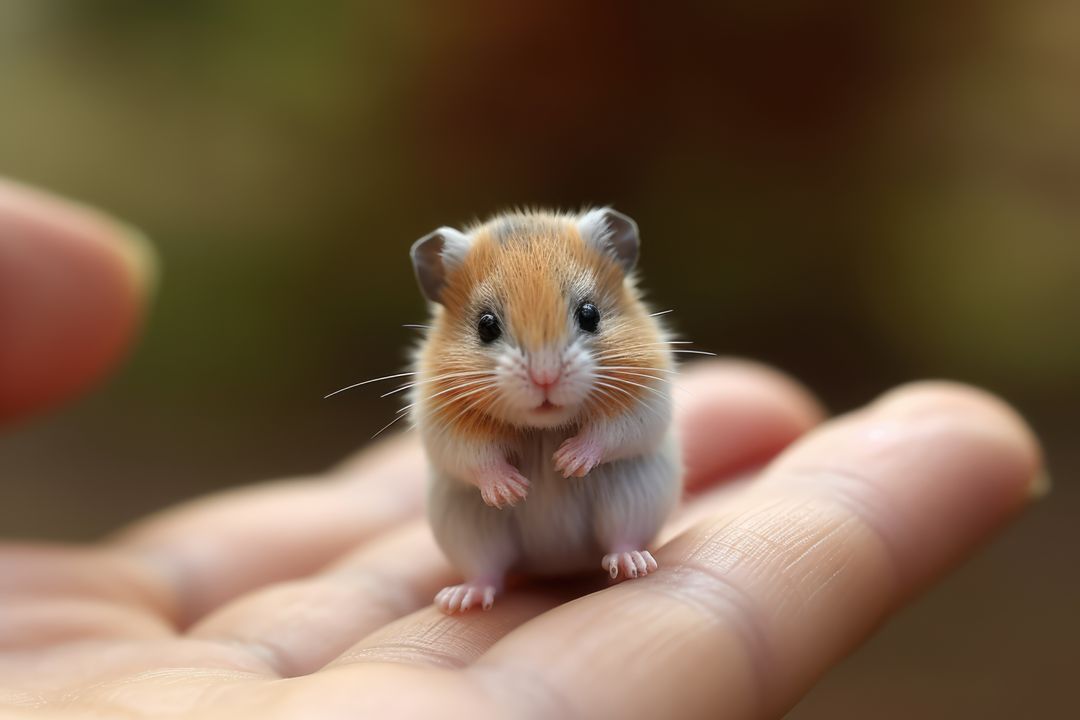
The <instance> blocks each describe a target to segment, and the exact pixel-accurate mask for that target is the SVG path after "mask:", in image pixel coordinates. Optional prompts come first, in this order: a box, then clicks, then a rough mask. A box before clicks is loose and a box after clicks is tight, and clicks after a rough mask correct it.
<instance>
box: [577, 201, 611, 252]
mask: <svg viewBox="0 0 1080 720" xmlns="http://www.w3.org/2000/svg"><path fill="white" fill-rule="evenodd" d="M609 209H610V208H606V207H602V208H595V209H593V210H589V211H588V212H586V213H585V214H583V215H582V216H581V217H580V218H578V221H577V228H578V232H579V233H581V239H582V240H584V241H585V242H586V243H588V244H589V245H590V246H592V247H594V248H596V249H597V250H601V251H603V250H606V249H607V248H608V245H607V242H608V238H610V237H611V228H610V227H609V226H608V222H607V215H606V214H605V213H607V211H608V210H609Z"/></svg>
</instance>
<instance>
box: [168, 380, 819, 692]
mask: <svg viewBox="0 0 1080 720" xmlns="http://www.w3.org/2000/svg"><path fill="white" fill-rule="evenodd" d="M686 388H687V389H688V390H690V391H691V392H690V394H691V395H696V396H699V397H704V398H707V399H708V400H710V402H713V403H716V404H718V405H720V406H721V407H720V408H719V409H717V410H715V411H711V410H710V409H708V408H706V407H703V406H700V405H692V406H690V407H689V408H688V411H689V412H690V413H691V415H690V416H689V417H692V418H694V420H696V421H699V422H720V423H727V426H730V427H744V426H746V425H750V426H752V427H756V429H758V430H760V431H761V432H762V433H765V434H767V435H768V436H769V438H770V443H771V444H768V443H761V441H757V440H754V441H751V440H748V439H747V441H746V444H745V445H743V446H740V445H737V444H730V445H725V444H718V443H705V441H698V443H696V444H694V445H693V446H692V447H693V449H694V451H696V452H698V453H699V454H705V453H707V452H711V450H710V448H717V449H718V454H719V457H717V458H706V462H704V463H702V466H706V467H711V468H713V470H714V472H717V473H719V472H723V471H724V468H727V467H741V466H745V465H746V464H747V463H748V462H751V461H752V460H756V459H757V458H759V457H760V453H761V451H762V449H764V448H772V451H773V452H775V451H779V450H780V449H781V447H782V446H783V445H785V444H786V443H788V441H789V440H791V439H792V438H793V437H794V436H795V435H796V434H797V433H798V432H800V431H801V430H805V425H807V424H809V423H810V422H812V421H813V418H814V417H815V416H814V415H813V413H812V411H811V409H810V408H812V407H813V406H812V400H809V399H807V396H806V394H805V393H804V392H802V391H800V390H798V388H796V386H795V384H794V383H792V382H791V381H787V380H784V379H783V378H781V377H780V376H778V375H777V373H774V372H772V371H769V370H766V369H764V368H760V367H757V366H752V365H750V364H747V363H735V362H727V363H714V364H708V365H706V366H704V367H701V368H698V369H696V370H694V371H692V372H690V373H689V377H688V380H687V384H686ZM729 400H730V402H729ZM788 405H795V406H796V407H795V408H794V409H793V408H791V407H788ZM759 406H764V408H765V409H761V407H759ZM740 410H741V411H742V415H740V413H739V411H740ZM711 412H712V415H711ZM770 412H772V415H773V417H774V419H775V420H774V422H770V421H769V417H770ZM800 422H801V423H804V425H800V424H799V423H800ZM727 426H725V425H723V424H721V425H720V426H719V427H717V429H716V432H717V433H723V432H724V431H725V430H726V429H727ZM697 437H699V438H700V437H703V435H702V434H698V435H697ZM741 447H745V448H747V451H748V453H750V456H748V458H742V457H740V452H741V449H740V448H741ZM349 467H350V468H351V470H350V472H352V473H356V474H359V475H366V472H364V471H363V470H362V468H361V467H359V466H355V465H349ZM421 475H422V473H421V472H420V470H419V468H417V470H416V476H417V477H419V476H421ZM388 487H389V484H386V483H384V484H380V485H379V486H378V491H381V492H389V490H388V489H387V488H388ZM525 502H528V500H527V499H526V500H525ZM338 504H339V505H343V506H346V508H348V507H350V506H352V503H345V502H342V501H340V500H339V501H338ZM284 507H286V508H289V510H288V512H289V513H292V514H293V516H296V514H297V510H296V503H295V502H288V503H284ZM231 512H232V511H230V513H231ZM337 512H341V511H340V508H338V511H337ZM347 516H348V515H347ZM228 517H230V515H229V514H228V513H222V514H221V516H220V517H219V518H218V521H217V524H216V525H219V526H221V527H233V526H232V525H228V524H227V522H226V518H228ZM280 521H284V518H282V519H281V520H280ZM280 521H279V524H275V525H274V526H273V527H272V529H271V531H270V532H272V533H273V534H275V535H276V534H278V533H280V532H281V531H280V529H279V525H280ZM306 521H308V522H310V524H313V525H318V524H320V522H322V520H315V519H313V518H308V519H307V520H306ZM204 526H205V524H204ZM204 526H203V527H200V528H198V529H197V528H194V527H192V526H191V522H185V524H183V525H177V526H176V527H174V528H173V529H172V531H171V532H170V535H168V538H170V539H172V538H180V539H189V542H195V539H200V538H202V539H205V538H207V536H210V535H213V534H214V533H216V532H218V530H217V529H215V528H207V527H204ZM349 527H350V528H351V529H353V531H354V530H355V527H356V525H355V524H353V525H351V526H349ZM420 527H426V526H420ZM245 532H247V531H246V530H245ZM424 533H426V539H424V541H423V542H420V541H416V543H417V544H415V545H411V546H409V547H396V548H394V549H389V548H387V547H386V545H384V544H383V543H382V541H374V544H373V545H370V547H369V549H368V548H362V549H360V551H357V552H356V554H355V557H360V558H366V559H365V560H363V561H362V565H367V567H366V569H363V568H357V569H356V570H354V571H350V572H347V573H341V572H338V571H337V570H336V569H332V570H330V571H328V572H327V573H325V574H323V575H319V576H316V578H313V579H312V580H311V582H303V583H292V584H289V585H287V586H285V587H283V588H273V587H271V588H269V589H267V590H266V592H264V593H259V594H257V595H255V596H253V597H252V598H241V599H240V600H238V601H237V602H235V603H233V604H230V606H229V607H228V608H224V609H222V610H221V611H220V612H219V613H215V614H214V615H213V616H212V617H208V619H207V620H206V621H205V623H204V624H201V625H200V626H199V627H198V628H195V631H197V633H198V634H199V635H200V636H201V637H207V636H213V637H217V638H221V639H227V640H229V641H240V642H242V643H244V644H248V646H251V647H254V648H262V649H267V648H269V649H272V650H271V651H269V652H270V654H271V655H272V656H273V658H274V660H273V662H274V664H275V666H276V667H279V669H280V670H281V671H282V673H283V674H285V675H291V674H294V673H303V671H310V670H311V669H313V668H315V667H319V666H320V665H321V664H323V663H325V662H327V661H328V660H329V658H330V657H333V656H334V655H336V654H337V653H339V652H341V650H342V649H343V648H345V647H348V644H351V643H355V642H357V641H361V640H362V639H363V638H364V636H366V635H367V634H369V633H372V631H374V629H375V628H376V627H378V626H380V625H382V624H384V623H387V622H389V621H391V620H394V619H395V617H400V616H402V615H404V614H406V613H408V612H411V611H413V610H415V609H416V608H417V607H419V606H415V604H414V606H409V604H408V603H406V602H401V601H399V602H395V603H387V602H384V601H383V599H384V597H391V598H397V599H399V600H400V599H402V598H408V599H409V601H410V602H414V603H415V602H417V601H418V600H417V598H418V597H419V598H420V599H421V600H422V602H421V604H428V603H430V601H431V598H432V596H433V595H434V590H435V589H437V587H438V586H440V585H443V584H446V583H448V582H449V580H447V578H446V576H445V575H446V573H447V572H449V571H448V568H447V566H446V563H445V560H443V559H442V554H441V553H440V552H438V549H437V548H436V547H435V545H434V543H433V541H432V540H431V538H430V533H428V532H427V531H424ZM170 542H172V540H170ZM245 542H246V541H244V540H243V539H242V538H239V536H233V538H232V539H231V541H230V542H229V543H228V546H237V545H243V544H244V543H245ZM273 542H275V541H274V540H273V539H272V538H268V539H262V540H260V541H259V543H258V544H256V545H255V547H253V551H252V552H253V556H252V557H251V558H248V559H246V560H245V561H244V565H245V567H244V568H231V567H230V569H229V570H228V572H227V573H226V574H225V576H222V575H221V574H220V573H218V572H216V571H215V573H214V574H213V575H212V578H213V579H214V580H215V582H224V583H226V584H227V586H228V587H229V588H230V589H229V593H231V594H234V593H235V592H237V588H238V587H239V585H240V584H242V585H251V584H252V583H254V582H255V578H256V575H258V576H262V578H265V576H266V575H267V569H266V568H265V567H259V563H260V562H262V563H266V562H268V561H271V562H274V563H280V561H281V560H280V558H279V553H275V552H268V551H267V546H266V543H273ZM391 542H393V541H391ZM424 543H426V544H424ZM597 559H598V558H597ZM388 562H389V563H390V565H389V566H388V565H387V563H388ZM372 563H374V565H372ZM347 565H348V562H347ZM391 566H392V567H391ZM272 567H273V568H275V569H280V566H278V565H274V566H272ZM253 568H254V570H253ZM432 568H442V569H443V570H442V572H438V573H435V572H434V571H433V570H432ZM373 572H374V573H375V575H376V576H377V578H378V583H379V587H378V590H377V592H375V590H374V589H373V588H372V580H370V578H369V576H368V575H370V573H373ZM243 573H248V574H246V575H244V574H243ZM238 578H239V579H240V580H238ZM241 581H242V582H241ZM201 582H202V581H200V583H201ZM238 583H239V584H238ZM364 592H373V593H374V594H375V604H374V606H373V607H370V608H363V594H364ZM418 593H419V594H420V595H418ZM219 597H220V596H219ZM502 602H503V601H502V600H500V601H499V602H497V603H496V608H497V609H498V608H499V607H500V606H501V604H502ZM200 607H208V603H207V602H203V603H201V604H200ZM296 607H309V608H313V609H318V610H316V611H312V613H311V614H310V615H309V614H307V613H300V612H296V611H295V608H296ZM500 612H507V611H500ZM522 619H524V616H522ZM429 620H430V619H428V617H427V616H426V615H422V614H420V615H416V616H415V622H416V623H418V624H419V625H418V626H414V625H413V623H411V622H410V621H408V620H406V621H403V622H402V623H397V624H395V625H394V629H393V630H391V631H389V634H388V635H386V636H384V637H383V638H382V639H383V640H386V641H388V642H389V641H390V638H391V637H392V636H393V635H394V634H395V633H399V634H400V635H401V637H400V640H401V642H402V643H406V644H407V643H410V642H413V641H414V639H415V638H417V637H420V636H423V635H424V634H426V633H427V631H428V630H427V627H428V624H429ZM470 622H471V621H470ZM497 627H502V628H505V627H508V626H505V625H498V626H497ZM482 638H484V639H483V642H494V641H495V639H497V635H496V634H491V633H489V634H486V635H482ZM342 642H346V644H345V646H342V644H341V643H342ZM475 642H476V643H480V642H482V640H481V639H477V640H475ZM481 649H482V647H481V646H480V644H474V646H471V648H470V649H469V651H470V652H472V651H474V650H481ZM435 650H436V651H437V652H441V653H443V655H444V656H447V657H448V656H451V655H453V654H454V653H455V652H456V649H455V648H454V647H453V638H451V637H449V636H448V637H447V640H446V641H445V642H443V643H441V644H440V646H438V647H437V648H436V649H435ZM464 660H467V658H462V662H464Z"/></svg>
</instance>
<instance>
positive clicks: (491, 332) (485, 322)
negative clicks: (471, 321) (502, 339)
mask: <svg viewBox="0 0 1080 720" xmlns="http://www.w3.org/2000/svg"><path fill="white" fill-rule="evenodd" d="M476 334H477V335H479V336H480V342H482V343H485V344H486V343H492V342H495V341H496V340H498V339H499V336H500V335H502V328H501V327H499V319H498V318H497V317H495V316H494V315H492V314H491V313H484V314H483V315H481V316H480V319H479V320H478V321H477V322H476Z"/></svg>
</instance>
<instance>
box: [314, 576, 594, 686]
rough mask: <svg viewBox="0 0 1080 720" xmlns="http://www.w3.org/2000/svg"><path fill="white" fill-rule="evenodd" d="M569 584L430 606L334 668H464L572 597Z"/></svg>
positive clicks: (377, 634)
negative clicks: (486, 606) (484, 605)
mask: <svg viewBox="0 0 1080 720" xmlns="http://www.w3.org/2000/svg"><path fill="white" fill-rule="evenodd" d="M571 592H576V590H571V589H569V587H565V588H560V587H559V586H554V587H543V588H539V587H537V588H530V589H529V590H527V591H521V592H515V593H509V594H507V595H506V596H505V597H502V598H499V599H498V600H496V601H495V605H494V607H492V608H491V609H490V610H487V611H483V610H480V609H479V608H476V609H474V610H470V611H468V612H465V613H462V614H460V615H446V614H445V613H443V612H442V611H440V610H438V609H436V608H434V607H432V606H428V607H425V608H423V609H422V610H418V611H416V612H414V613H412V614H411V615H408V616H406V617H403V618H401V619H399V620H397V621H396V622H394V623H391V624H390V625H387V626H386V627H385V628H382V629H380V630H378V631H376V632H374V633H372V634H371V635H369V636H367V637H365V638H364V639H363V640H361V641H360V642H358V643H356V644H354V645H353V646H352V647H350V648H349V649H348V650H346V651H345V652H343V653H342V654H341V655H340V656H339V657H338V658H336V659H335V660H334V661H333V662H332V663H330V667H338V666H342V665H357V664H367V663H388V662H392V663H407V664H410V665H426V666H432V667H441V668H455V669H456V668H462V667H465V666H466V665H468V664H470V663H472V662H473V661H475V660H476V659H477V658H478V657H480V655H481V654H483V652H484V651H486V650H487V649H488V648H489V647H491V646H492V645H493V644H494V643H495V642H496V641H497V640H499V639H500V638H502V637H503V636H505V635H506V634H507V633H509V632H510V631H511V630H513V629H514V628H516V627H518V626H520V625H521V624H522V623H524V622H526V621H528V620H531V619H532V618H534V617H536V616H538V615H540V614H541V613H544V612H547V611H548V610H550V609H551V608H553V607H556V606H557V605H559V604H560V603H563V602H566V601H567V600H568V599H569V598H570V597H572V595H571Z"/></svg>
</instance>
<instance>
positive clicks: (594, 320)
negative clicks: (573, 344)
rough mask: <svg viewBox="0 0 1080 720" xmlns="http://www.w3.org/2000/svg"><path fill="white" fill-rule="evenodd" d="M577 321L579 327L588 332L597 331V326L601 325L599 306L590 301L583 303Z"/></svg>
mask: <svg viewBox="0 0 1080 720" xmlns="http://www.w3.org/2000/svg"><path fill="white" fill-rule="evenodd" d="M577 323H578V327H580V328H581V329H582V330H584V331H585V332H587V333H594V332H596V328H597V326H598V325H600V310H599V308H597V307H596V306H595V305H593V304H592V303H590V302H587V303H582V304H581V307H579V308H578V309H577Z"/></svg>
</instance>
